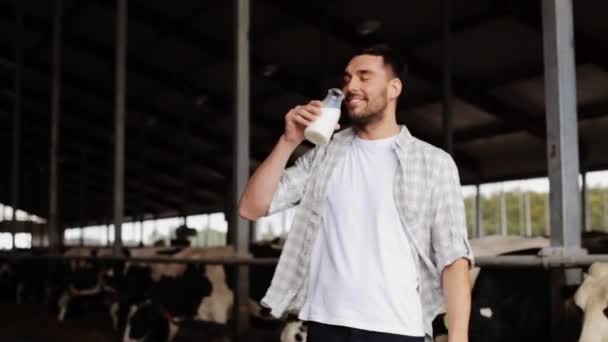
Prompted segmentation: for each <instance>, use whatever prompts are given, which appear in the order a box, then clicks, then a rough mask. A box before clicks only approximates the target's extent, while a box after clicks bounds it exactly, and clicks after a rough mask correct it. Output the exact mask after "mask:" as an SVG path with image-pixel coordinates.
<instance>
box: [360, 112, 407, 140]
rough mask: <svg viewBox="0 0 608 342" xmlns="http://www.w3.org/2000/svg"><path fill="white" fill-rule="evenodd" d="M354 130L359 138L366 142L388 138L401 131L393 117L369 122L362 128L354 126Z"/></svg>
mask: <svg viewBox="0 0 608 342" xmlns="http://www.w3.org/2000/svg"><path fill="white" fill-rule="evenodd" d="M354 129H355V132H356V134H357V136H358V137H359V138H361V139H366V140H376V139H384V138H389V137H392V136H394V135H397V134H399V132H400V131H401V127H399V125H398V124H397V121H396V120H395V118H394V116H393V117H392V118H390V119H389V118H386V119H382V120H379V121H375V122H370V123H368V124H366V125H364V126H355V127H354Z"/></svg>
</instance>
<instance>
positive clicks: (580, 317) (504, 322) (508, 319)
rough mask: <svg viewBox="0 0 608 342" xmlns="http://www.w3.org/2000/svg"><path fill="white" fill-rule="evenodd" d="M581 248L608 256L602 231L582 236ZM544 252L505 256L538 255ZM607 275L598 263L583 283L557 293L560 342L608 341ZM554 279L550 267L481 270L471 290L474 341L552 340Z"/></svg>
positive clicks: (518, 253)
mask: <svg viewBox="0 0 608 342" xmlns="http://www.w3.org/2000/svg"><path fill="white" fill-rule="evenodd" d="M582 247H583V248H586V249H587V250H588V251H589V252H590V253H592V254H596V253H607V252H608V238H607V236H606V235H605V234H601V233H591V234H583V239H582ZM540 250H541V248H530V249H526V250H520V251H516V252H511V253H506V254H505V255H537V254H538V253H539V252H540ZM558 272H559V271H558ZM607 274H608V266H606V265H605V264H594V265H592V267H590V268H589V271H588V275H587V276H586V277H585V281H584V282H583V283H582V285H580V286H577V285H574V286H564V287H563V288H561V289H558V290H559V292H558V293H560V294H561V297H558V298H557V300H558V301H559V302H560V306H559V307H558V309H559V311H558V312H560V313H561V314H560V315H559V316H558V317H557V319H558V324H559V325H558V326H559V327H560V338H561V340H562V341H566V342H570V341H572V342H574V341H580V342H592V341H598V342H601V341H608V329H605V327H607V326H608V319H607V318H606V313H608V310H606V311H604V310H605V309H606V305H605V304H608V302H607V301H606V298H605V293H608V277H606V275H607ZM551 280H552V278H551V271H549V270H546V269H539V268H522V267H500V268H489V267H488V268H482V269H481V271H480V272H479V275H478V276H477V280H476V282H475V286H474V288H473V292H472V307H471V322H470V330H469V335H470V341H472V342H476V341H497V342H501V341H549V340H551V338H552V336H551V329H550V328H551V311H550V310H551V291H550V286H549V284H550V281H551ZM554 299H555V298H554Z"/></svg>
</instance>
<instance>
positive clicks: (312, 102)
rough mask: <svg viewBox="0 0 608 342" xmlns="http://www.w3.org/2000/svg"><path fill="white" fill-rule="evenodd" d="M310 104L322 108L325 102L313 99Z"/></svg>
mask: <svg viewBox="0 0 608 342" xmlns="http://www.w3.org/2000/svg"><path fill="white" fill-rule="evenodd" d="M308 105H309V106H312V107H317V108H321V107H323V102H321V101H318V100H313V101H310V102H308Z"/></svg>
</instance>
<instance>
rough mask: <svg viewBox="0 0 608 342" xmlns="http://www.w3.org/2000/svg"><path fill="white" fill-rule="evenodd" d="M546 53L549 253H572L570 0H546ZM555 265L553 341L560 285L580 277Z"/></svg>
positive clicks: (576, 203)
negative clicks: (549, 210) (549, 209)
mask: <svg viewBox="0 0 608 342" xmlns="http://www.w3.org/2000/svg"><path fill="white" fill-rule="evenodd" d="M542 18H543V54H544V71H545V72H544V74H545V103H546V117H547V119H546V122H547V155H548V158H547V159H548V170H549V182H550V188H549V189H550V208H551V213H550V222H551V226H550V227H551V230H550V232H551V234H550V237H551V238H550V240H551V246H552V247H553V248H552V249H547V250H545V251H544V253H546V254H561V255H572V254H573V253H579V251H580V245H581V212H580V211H581V206H580V196H578V194H579V185H578V176H579V152H578V132H577V128H578V127H577V117H576V103H577V102H576V77H575V62H574V30H573V16H572V0H543V1H542ZM573 271H574V272H567V273H566V274H564V272H563V270H559V269H557V270H552V271H551V298H552V300H551V303H552V305H551V313H552V315H551V334H552V339H551V340H552V341H560V340H561V339H562V337H563V336H562V335H563V334H562V333H561V330H562V329H561V328H562V327H561V326H560V323H559V318H560V317H561V316H562V311H563V307H562V306H563V301H562V286H563V285H564V282H565V283H573V282H576V281H577V280H579V279H577V278H578V276H579V275H578V274H577V272H576V271H577V270H573Z"/></svg>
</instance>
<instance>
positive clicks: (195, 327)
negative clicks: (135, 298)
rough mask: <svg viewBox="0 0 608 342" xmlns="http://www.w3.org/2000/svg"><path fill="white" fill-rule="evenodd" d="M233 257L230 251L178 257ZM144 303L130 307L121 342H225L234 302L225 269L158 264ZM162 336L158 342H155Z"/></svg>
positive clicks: (223, 249)
mask: <svg viewBox="0 0 608 342" xmlns="http://www.w3.org/2000/svg"><path fill="white" fill-rule="evenodd" d="M226 256H234V250H233V249H232V248H231V247H211V248H186V249H184V250H182V251H180V252H178V253H176V254H175V255H174V257H175V258H190V259H196V258H205V257H226ZM149 279H150V282H151V285H150V291H149V296H148V298H147V300H146V301H144V302H143V303H140V304H136V305H132V306H131V309H130V313H129V316H128V323H127V325H126V328H125V331H124V335H123V341H180V340H187V339H188V337H189V336H190V337H191V336H198V338H199V339H200V338H201V336H203V337H204V338H206V340H211V341H223V340H224V339H226V338H227V336H228V335H229V332H228V331H229V330H228V329H227V323H228V320H229V318H230V312H231V310H232V306H233V304H234V294H233V293H232V291H231V290H230V289H229V287H228V285H227V281H226V273H225V271H224V267H223V266H221V265H205V266H194V265H185V264H170V263H165V264H154V265H151V266H150V273H149ZM157 338H160V339H157Z"/></svg>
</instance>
